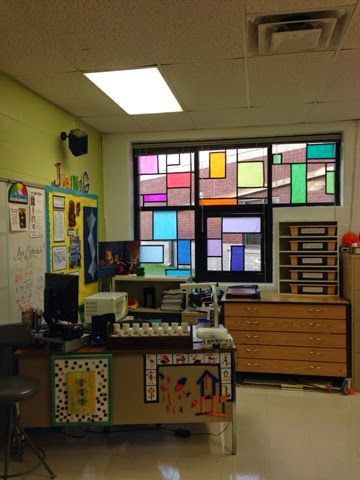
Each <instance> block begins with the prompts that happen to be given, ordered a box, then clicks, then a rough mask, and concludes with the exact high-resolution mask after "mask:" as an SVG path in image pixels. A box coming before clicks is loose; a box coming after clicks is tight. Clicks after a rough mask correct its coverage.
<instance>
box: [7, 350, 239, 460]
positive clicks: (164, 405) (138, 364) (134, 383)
mask: <svg viewBox="0 0 360 480" xmlns="http://www.w3.org/2000/svg"><path fill="white" fill-rule="evenodd" d="M101 353H107V354H109V353H110V354H111V355H112V379H113V380H112V390H111V399H112V424H113V425H131V424H156V423H204V422H205V423H206V422H227V421H229V422H231V424H232V448H231V450H232V453H233V454H235V453H236V417H235V412H236V398H235V390H236V389H235V349H221V350H209V349H203V348H201V347H199V346H198V345H194V346H193V347H192V348H191V349H181V351H180V350H174V349H173V350H171V351H169V350H165V349H162V350H161V351H158V350H155V351H154V350H141V351H134V350H127V351H124V350H109V349H106V348H105V347H83V348H81V349H79V350H77V351H76V352H71V354H69V355H74V354H82V355H84V354H88V355H93V354H101ZM52 354H57V352H49V351H48V350H41V349H37V348H35V347H32V348H26V349H21V350H18V351H17V352H16V356H17V358H18V361H19V374H20V375H26V376H32V377H35V378H38V379H39V381H40V391H39V393H38V394H37V395H35V396H34V397H32V398H31V399H29V400H26V401H24V402H22V404H21V411H20V415H21V421H22V423H23V425H24V426H25V427H49V426H52V425H53V421H52V417H51V411H52V401H51V387H50V385H51V356H52ZM163 354H167V357H168V358H170V359H171V360H170V361H169V363H168V364H166V365H158V366H156V369H157V381H158V382H160V376H159V372H161V378H166V381H167V382H168V384H169V387H170V388H171V389H172V390H171V392H172V399H173V403H172V404H171V408H169V403H168V398H167V396H166V395H163V394H162V390H161V388H159V389H158V392H159V394H158V401H156V402H153V403H146V401H145V397H144V392H145V388H146V385H145V373H146V372H145V370H146V358H147V357H146V356H147V355H155V357H154V358H156V355H159V356H160V355H163ZM180 354H181V355H183V357H184V358H186V359H187V360H186V362H185V363H183V364H177V363H175V361H176V360H177V359H178V358H179V357H178V356H175V355H180ZM225 354H226V355H227V356H226V357H225V356H224V355H225ZM57 355H58V354H57ZM64 355H66V354H64ZM194 355H196V356H197V358H198V359H200V360H199V361H200V363H196V364H195V363H190V361H192V360H193V359H194V358H195V357H194ZM209 355H210V356H209ZM214 356H215V361H214V359H213V358H212V357H214ZM225 358H226V359H227V361H229V360H230V365H228V367H229V369H228V372H227V377H228V378H225V380H224V373H225V370H226V369H225V367H224V366H223V365H221V363H220V362H221V361H223V360H224V359H225ZM216 359H217V360H216ZM206 371H208V372H209V374H210V375H209V378H210V377H214V378H215V377H216V380H215V381H214V382H213V383H214V388H215V389H216V395H214V396H212V398H210V395H207V394H206V392H205V394H204V395H202V393H201V391H200V389H201V377H202V376H203V375H204V374H205V373H206ZM229 376H230V378H229ZM179 378H186V382H187V383H186V384H187V386H188V388H187V392H186V395H183V396H180V395H177V394H175V392H176V390H175V389H174V387H175V384H176V382H177V381H178V379H179ZM210 380H211V379H210ZM226 382H229V383H226ZM225 386H229V389H226V393H227V394H228V398H227V401H225V399H224V395H223V394H224V392H225V390H224V387H225ZM222 389H223V390H222ZM203 393H204V392H203Z"/></svg>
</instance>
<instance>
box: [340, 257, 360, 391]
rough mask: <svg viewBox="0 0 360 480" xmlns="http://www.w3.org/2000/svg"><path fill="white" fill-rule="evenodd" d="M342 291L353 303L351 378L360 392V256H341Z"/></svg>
mask: <svg viewBox="0 0 360 480" xmlns="http://www.w3.org/2000/svg"><path fill="white" fill-rule="evenodd" d="M341 267H342V289H343V295H344V297H345V298H347V299H348V300H350V302H351V353H352V359H351V367H352V372H351V377H352V384H353V387H354V388H355V390H356V391H357V392H358V391H360V255H352V254H350V253H342V254H341Z"/></svg>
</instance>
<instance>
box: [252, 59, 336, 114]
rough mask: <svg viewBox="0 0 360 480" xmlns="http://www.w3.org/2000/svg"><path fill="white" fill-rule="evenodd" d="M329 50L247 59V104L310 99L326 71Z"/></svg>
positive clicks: (315, 92)
mask: <svg viewBox="0 0 360 480" xmlns="http://www.w3.org/2000/svg"><path fill="white" fill-rule="evenodd" d="M334 55H335V54H334V53H332V52H321V53H299V54H296V55H272V56H267V57H252V58H249V59H248V68H249V89H250V105H251V106H263V105H278V104H282V105H283V104H286V103H288V104H290V105H291V104H296V103H306V102H311V101H313V100H314V99H316V97H317V93H318V91H319V90H320V88H321V86H322V84H323V81H324V79H325V78H326V75H327V74H328V71H329V68H330V65H331V60H332V58H333V57H334Z"/></svg>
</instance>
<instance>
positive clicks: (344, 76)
mask: <svg viewBox="0 0 360 480" xmlns="http://www.w3.org/2000/svg"><path fill="white" fill-rule="evenodd" d="M317 99H318V100H319V101H346V100H351V99H353V100H360V50H345V51H344V50H342V51H341V52H340V53H339V54H338V55H337V56H336V59H335V61H334V62H333V64H332V68H331V71H330V72H329V75H328V78H327V81H326V82H325V84H324V85H323V88H322V89H321V90H320V91H319V94H318V95H317Z"/></svg>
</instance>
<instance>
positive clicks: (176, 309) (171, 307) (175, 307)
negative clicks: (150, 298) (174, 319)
mask: <svg viewBox="0 0 360 480" xmlns="http://www.w3.org/2000/svg"><path fill="white" fill-rule="evenodd" d="M160 310H169V311H171V312H181V311H182V310H183V308H182V305H176V304H175V305H172V304H170V303H169V304H165V305H164V304H161V306H160Z"/></svg>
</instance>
